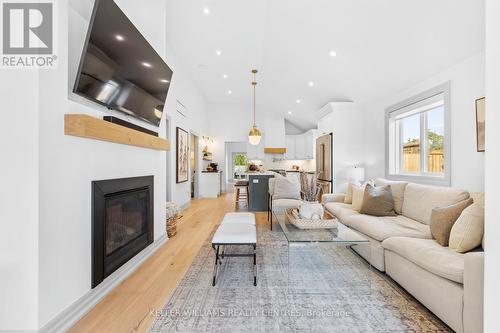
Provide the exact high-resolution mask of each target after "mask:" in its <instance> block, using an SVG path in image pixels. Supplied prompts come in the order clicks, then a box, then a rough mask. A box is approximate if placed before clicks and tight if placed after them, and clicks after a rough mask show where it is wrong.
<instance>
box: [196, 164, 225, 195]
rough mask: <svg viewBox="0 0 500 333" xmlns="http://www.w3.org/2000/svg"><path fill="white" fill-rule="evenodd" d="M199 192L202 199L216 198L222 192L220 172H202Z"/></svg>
mask: <svg viewBox="0 0 500 333" xmlns="http://www.w3.org/2000/svg"><path fill="white" fill-rule="evenodd" d="M199 190H200V197H202V198H217V197H218V196H219V195H220V194H221V191H222V171H218V172H207V171H202V172H201V175H200V187H199Z"/></svg>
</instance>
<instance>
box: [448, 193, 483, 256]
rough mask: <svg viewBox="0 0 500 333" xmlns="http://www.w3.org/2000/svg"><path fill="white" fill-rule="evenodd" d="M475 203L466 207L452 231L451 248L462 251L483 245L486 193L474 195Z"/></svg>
mask: <svg viewBox="0 0 500 333" xmlns="http://www.w3.org/2000/svg"><path fill="white" fill-rule="evenodd" d="M473 198H474V203H473V204H472V205H471V206H469V207H467V208H465V209H464V211H463V212H462V214H461V215H460V217H459V218H458V220H457V221H456V222H455V224H454V225H453V228H452V229H451V233H450V249H452V250H455V251H457V252H460V253H465V252H467V251H470V250H472V249H474V248H476V247H478V246H480V245H482V244H481V243H482V240H483V234H484V194H483V195H474V196H473Z"/></svg>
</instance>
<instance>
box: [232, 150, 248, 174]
mask: <svg viewBox="0 0 500 333" xmlns="http://www.w3.org/2000/svg"><path fill="white" fill-rule="evenodd" d="M246 171H247V155H246V154H245V153H233V177H234V179H244V178H245V177H246V176H245V172H246Z"/></svg>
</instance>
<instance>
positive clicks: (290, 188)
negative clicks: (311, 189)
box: [273, 177, 301, 200]
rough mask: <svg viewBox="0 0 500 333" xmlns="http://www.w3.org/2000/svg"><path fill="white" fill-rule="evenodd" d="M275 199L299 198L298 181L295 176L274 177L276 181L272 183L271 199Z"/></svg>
mask: <svg viewBox="0 0 500 333" xmlns="http://www.w3.org/2000/svg"><path fill="white" fill-rule="evenodd" d="M275 199H297V200H300V199H301V197H300V183H299V182H298V181H297V180H296V179H295V178H288V177H278V178H276V182H275V183H274V194H273V200H275Z"/></svg>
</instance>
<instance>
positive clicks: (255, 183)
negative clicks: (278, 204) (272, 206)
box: [245, 171, 274, 212]
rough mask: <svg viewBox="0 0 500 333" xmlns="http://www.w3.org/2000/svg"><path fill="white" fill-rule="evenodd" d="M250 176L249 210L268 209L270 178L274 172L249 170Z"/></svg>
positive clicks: (248, 174)
mask: <svg viewBox="0 0 500 333" xmlns="http://www.w3.org/2000/svg"><path fill="white" fill-rule="evenodd" d="M245 175H246V176H247V178H248V211H250V212H265V211H267V205H268V202H267V193H268V192H269V178H273V177H274V172H270V171H268V172H247V173H246V174H245Z"/></svg>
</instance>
